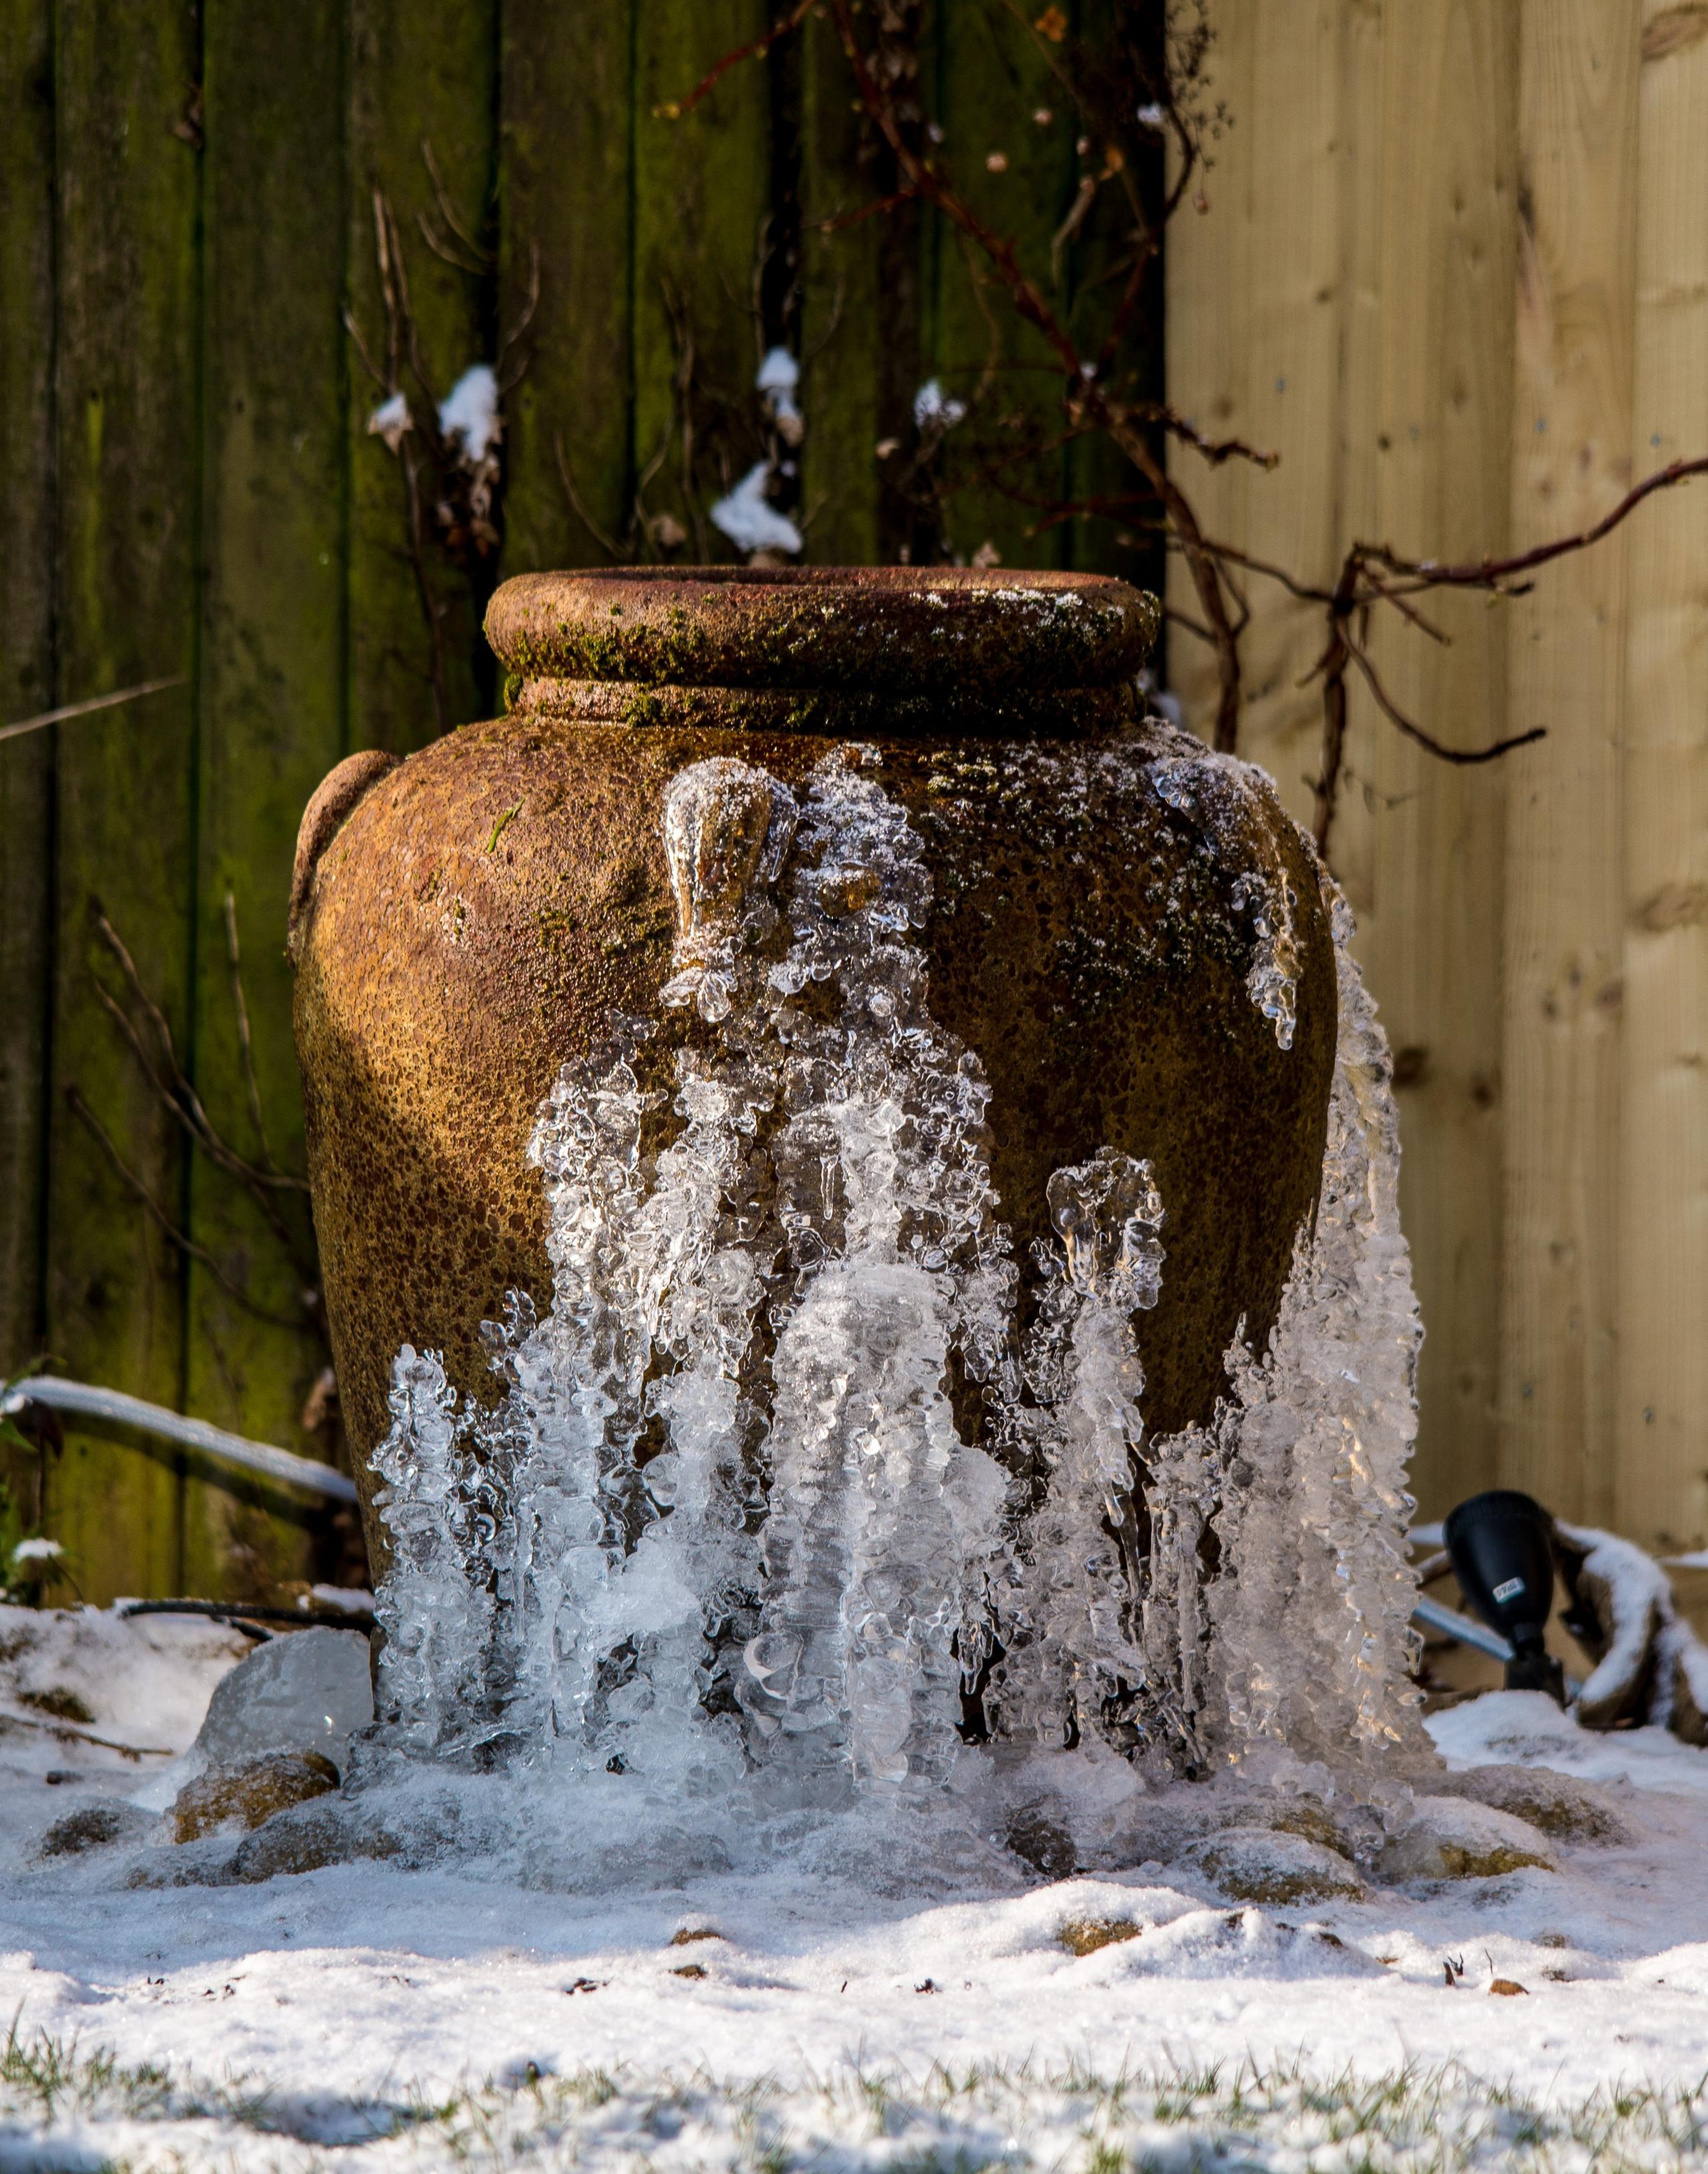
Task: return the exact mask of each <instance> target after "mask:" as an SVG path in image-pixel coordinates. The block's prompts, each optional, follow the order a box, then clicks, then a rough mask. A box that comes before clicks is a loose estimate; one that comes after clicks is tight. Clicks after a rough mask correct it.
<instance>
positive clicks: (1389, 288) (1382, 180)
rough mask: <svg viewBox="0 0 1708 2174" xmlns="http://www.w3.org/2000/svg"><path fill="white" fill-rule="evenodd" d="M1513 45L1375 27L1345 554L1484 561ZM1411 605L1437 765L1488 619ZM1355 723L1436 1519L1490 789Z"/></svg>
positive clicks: (1488, 721)
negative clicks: (1369, 236)
mask: <svg viewBox="0 0 1708 2174" xmlns="http://www.w3.org/2000/svg"><path fill="white" fill-rule="evenodd" d="M1382 41H1383V47H1384V51H1383V84H1382V93H1381V105H1380V106H1379V107H1378V109H1377V116H1372V117H1373V118H1376V127H1375V128H1374V130H1373V131H1372V133H1373V134H1374V136H1375V138H1376V141H1377V143H1378V144H1379V147H1380V149H1379V157H1380V160H1381V170H1380V172H1379V173H1378V174H1377V175H1376V176H1373V177H1372V178H1373V182H1374V186H1375V188H1376V204H1377V207H1378V209H1379V216H1380V244H1379V262H1380V280H1381V284H1380V301H1379V306H1378V308H1377V310H1376V311H1375V313H1374V314H1373V316H1371V317H1370V318H1369V319H1368V320H1367V321H1361V323H1360V336H1361V337H1366V336H1369V335H1371V334H1373V335H1374V336H1375V337H1376V339H1377V340H1378V342H1379V363H1378V370H1379V404H1378V408H1377V412H1376V415H1375V416H1374V417H1370V418H1369V419H1367V420H1365V423H1364V425H1363V429H1364V430H1365V432H1366V433H1367V434H1368V435H1364V436H1363V437H1362V440H1361V441H1354V442H1353V443H1352V444H1351V445H1350V446H1349V457H1348V463H1347V467H1348V483H1347V489H1348V490H1349V492H1350V491H1351V490H1352V489H1354V488H1355V486H1354V483H1353V478H1354V476H1360V477H1363V478H1366V479H1368V482H1369V485H1370V498H1371V499H1372V500H1373V503H1371V504H1370V505H1369V506H1367V507H1364V508H1360V509H1359V511H1358V513H1357V514H1356V516H1354V518H1353V519H1352V520H1351V521H1349V527H1348V534H1347V539H1346V540H1347V541H1350V540H1351V536H1352V533H1354V530H1355V531H1356V533H1362V534H1365V535H1367V536H1375V537H1376V538H1383V539H1386V540H1390V541H1392V543H1393V544H1395V545H1396V546H1397V548H1398V549H1400V550H1402V551H1406V552H1410V553H1413V554H1416V555H1418V556H1419V557H1426V558H1427V557H1435V558H1440V559H1446V558H1453V559H1474V558H1477V557H1479V556H1481V555H1483V554H1484V553H1499V552H1500V551H1501V550H1502V549H1504V548H1505V541H1506V528H1507V519H1508V488H1507V480H1506V478H1507V458H1508V452H1509V448H1510V446H1511V420H1510V418H1511V385H1512V333H1511V323H1512V320H1511V293H1512V272H1513V243H1512V235H1513V230H1514V227H1515V224H1516V219H1515V201H1516V180H1517V176H1516V120H1517V112H1516V104H1517V83H1516V72H1517V43H1516V20H1515V18H1514V17H1513V15H1512V14H1511V11H1510V10H1507V9H1505V8H1490V7H1487V6H1485V5H1484V4H1483V0H1418V4H1405V5H1402V6H1398V7H1393V8H1389V9H1388V10H1387V11H1386V16H1385V19H1384V24H1383V31H1382ZM1371 425H1374V427H1373V428H1372V427H1371ZM1350 512H1351V508H1350V507H1349V513H1350ZM1426 608H1427V609H1428V611H1429V613H1430V616H1431V618H1432V619H1434V620H1435V623H1436V624H1437V625H1440V627H1441V628H1442V629H1443V630H1444V631H1445V632H1446V633H1447V634H1448V635H1449V636H1450V637H1451V641H1450V644H1449V645H1447V646H1444V645H1442V644H1440V643H1437V642H1435V641H1430V640H1429V639H1428V638H1427V637H1426V636H1425V635H1423V634H1422V633H1420V632H1419V631H1418V630H1416V629H1413V628H1412V627H1409V626H1407V625H1403V624H1402V622H1401V621H1400V620H1399V619H1398V618H1397V616H1396V615H1394V614H1388V615H1386V617H1385V618H1383V619H1381V620H1379V621H1378V622H1377V623H1376V625H1375V626H1374V627H1373V630H1372V633H1373V644H1374V657H1375V661H1376V667H1377V669H1378V670H1379V671H1380V673H1381V675H1382V678H1383V680H1384V683H1385V684H1386V687H1387V689H1388V690H1389V692H1390V693H1391V695H1392V696H1393V698H1394V699H1395V700H1396V701H1397V703H1398V705H1399V706H1400V708H1401V709H1402V710H1403V711H1404V712H1405V713H1406V714H1407V715H1408V716H1410V717H1414V718H1416V719H1417V720H1418V722H1419V723H1420V724H1422V725H1423V726H1424V728H1425V729H1426V730H1427V731H1430V732H1431V733H1435V735H1436V736H1437V737H1438V738H1440V739H1442V740H1443V741H1445V742H1446V744H1448V745H1450V746H1459V747H1469V746H1474V745H1477V744H1480V743H1482V742H1484V741H1485V740H1487V739H1490V738H1495V737H1497V736H1498V735H1499V734H1500V732H1501V731H1502V730H1503V729H1504V717H1505V622H1504V620H1503V619H1501V617H1500V614H1497V613H1494V612H1491V611H1490V610H1489V608H1488V607H1487V605H1486V603H1484V600H1483V599H1482V598H1448V597H1443V598H1432V599H1430V603H1429V604H1428V606H1427V607H1426ZM1356 702H1357V717H1358V719H1359V725H1358V728H1357V730H1356V732H1355V734H1354V739H1353V744H1352V748H1351V750H1350V762H1351V766H1352V769H1353V773H1354V775H1353V777H1352V779H1351V780H1350V781H1349V785H1348V787H1347V792H1346V796H1345V797H1346V798H1347V800H1348V801H1349V802H1363V803H1364V804H1365V808H1366V810H1367V814H1366V821H1367V824H1368V826H1369V831H1370V847H1369V856H1370V858H1369V865H1370V911H1369V915H1368V925H1367V927H1366V928H1365V932H1364V934H1363V937H1362V938H1361V941H1360V944H1359V949H1360V953H1361V955H1362V956H1363V958H1364V960H1365V963H1366V965H1367V968H1368V971H1369V973H1370V985H1371V987H1372V988H1373V989H1374V990H1375V992H1376V997H1377V999H1378V1001H1379V1003H1380V1004H1381V1009H1382V1016H1383V1021H1384V1024H1385V1025H1386V1030H1387V1034H1388V1038H1389V1041H1390V1044H1391V1045H1392V1048H1393V1050H1394V1052H1395V1057H1396V1077H1397V1080H1398V1082H1399V1083H1400V1107H1401V1113H1402V1124H1403V1138H1404V1159H1403V1165H1402V1176H1401V1187H1400V1203H1401V1212H1402V1215H1403V1219H1404V1224H1405V1228H1406V1231H1407V1235H1408V1238H1409V1239H1410V1241H1411V1245H1412V1249H1413V1263H1414V1268H1415V1275H1416V1284H1417V1291H1418V1298H1419V1306H1420V1307H1421V1309H1422V1312H1423V1318H1424V1326H1425V1329H1426V1332H1427V1334H1426V1340H1425V1343H1424V1355H1423V1362H1422V1367H1421V1371H1420V1377H1419V1396H1420V1404H1421V1412H1422V1426H1421V1430H1420V1436H1419V1452H1418V1456H1417V1458H1416V1461H1415V1463H1414V1467H1413V1491H1414V1492H1415V1493H1416V1494H1417V1495H1418V1496H1419V1501H1420V1502H1421V1504H1422V1506H1423V1508H1424V1513H1425V1514H1426V1515H1430V1516H1435V1515H1440V1513H1442V1512H1445V1511H1446V1510H1447V1509H1450V1508H1451V1506H1452V1505H1453V1503H1454V1502H1456V1501H1459V1500H1460V1499H1461V1498H1462V1496H1464V1495H1469V1494H1472V1493H1474V1492H1475V1491H1476V1490H1477V1489H1478V1488H1479V1487H1486V1486H1489V1485H1491V1484H1493V1483H1494V1477H1495V1471H1496V1466H1497V1461H1498V1457H1499V1403H1498V1382H1499V1368H1500V1342H1499V1333H1500V1307H1499V1300H1500V1248H1499V1236H1498V1225H1499V1203H1500V1172H1501V1137H1500V1105H1499V1081H1500V1043H1501V991H1500V945H1499V943H1498V940H1496V932H1498V930H1499V929H1500V921H1501V896H1502V861H1503V847H1504V827H1505V808H1504V803H1505V776H1504V774H1503V772H1502V771H1501V770H1500V767H1499V766H1498V765H1497V766H1495V767H1494V768H1493V769H1468V770H1467V769H1454V768H1451V767H1450V766H1449V765H1446V764H1444V763H1442V762H1440V761H1439V760H1436V759H1435V757H1433V756H1431V755H1430V754H1426V753H1425V752H1424V750H1423V749H1420V748H1419V747H1417V746H1415V745H1414V744H1413V743H1412V742H1411V741H1409V740H1408V739H1405V738H1403V737H1402V735H1401V734H1400V733H1398V732H1397V731H1396V730H1395V729H1394V727H1392V725H1391V724H1390V723H1389V722H1387V721H1386V719H1385V718H1382V717H1379V716H1378V715H1377V714H1376V708H1375V705H1374V703H1373V701H1371V700H1370V698H1369V696H1368V695H1367V693H1366V692H1365V690H1362V689H1360V690H1358V694H1357V697H1356ZM1366 796H1367V797H1366ZM1335 858H1336V860H1337V864H1338V854H1336V856H1335ZM1448 870H1451V879H1448V878H1447V875H1446V872H1447V871H1448Z"/></svg>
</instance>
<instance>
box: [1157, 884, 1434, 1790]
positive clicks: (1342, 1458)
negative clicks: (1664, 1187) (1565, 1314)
mask: <svg viewBox="0 0 1708 2174" xmlns="http://www.w3.org/2000/svg"><path fill="white" fill-rule="evenodd" d="M1322 883H1323V887H1324V895H1325V903H1326V904H1327V906H1329V909H1330V911H1331V914H1332V924H1333V930H1334V942H1335V961H1336V970H1337V974H1338V989H1339V1030H1338V1045H1337V1050H1336V1057H1335V1068H1334V1086H1333V1091H1332V1098H1331V1101H1330V1105H1329V1117H1328V1140H1327V1150H1326V1152H1325V1155H1324V1158H1323V1168H1322V1191H1321V1193H1320V1195H1319V1198H1318V1203H1317V1209H1316V1217H1315V1219H1314V1224H1312V1225H1306V1226H1305V1227H1304V1228H1302V1229H1301V1230H1300V1233H1299V1236H1298V1238H1297V1240H1296V1241H1295V1248H1294V1260H1293V1271H1292V1274H1291V1276H1290V1278H1289V1281H1288V1284H1287V1288H1286V1290H1285V1292H1284V1295H1283V1298H1282V1301H1281V1306H1280V1311H1279V1313H1278V1317H1277V1319H1276V1322H1275V1325H1274V1327H1273V1329H1272V1331H1271V1333H1270V1335H1269V1338H1268V1344H1267V1349H1266V1350H1265V1351H1264V1352H1262V1353H1261V1354H1259V1353H1256V1352H1253V1351H1252V1350H1251V1349H1249V1348H1247V1346H1246V1344H1245V1342H1244V1340H1243V1335H1242V1336H1241V1337H1240V1338H1236V1339H1235V1343H1234V1345H1233V1347H1232V1349H1230V1352H1229V1354H1228V1371H1229V1377H1230V1384H1231V1391H1232V1393H1231V1394H1230V1397H1229V1398H1228V1399H1227V1400H1226V1401H1225V1403H1224V1404H1223V1405H1222V1407H1221V1408H1220V1409H1219V1412H1218V1414H1217V1415H1216V1419H1215V1420H1214V1422H1213V1425H1212V1426H1211V1427H1210V1428H1209V1429H1208V1430H1189V1431H1188V1433H1187V1434H1186V1435H1185V1436H1180V1437H1176V1438H1174V1439H1172V1440H1170V1441H1165V1442H1162V1443H1159V1444H1157V1445H1156V1446H1155V1447H1154V1450H1153V1452H1152V1457H1151V1478H1150V1487H1149V1503H1150V1512H1151V1522H1152V1536H1153V1566H1152V1571H1151V1579H1152V1584H1153V1587H1159V1586H1161V1585H1163V1584H1166V1586H1167V1587H1168V1589H1169V1591H1170V1593H1172V1594H1173V1595H1174V1597H1175V1604H1174V1607H1173V1609H1172V1611H1171V1613H1172V1615H1173V1619H1174V1620H1173V1622H1172V1623H1170V1622H1169V1621H1167V1620H1165V1618H1166V1617H1167V1615H1168V1614H1170V1611H1169V1610H1162V1611H1159V1620H1158V1624H1157V1628H1158V1630H1159V1632H1160V1634H1161V1635H1160V1637H1159V1639H1158V1640H1157V1641H1154V1642H1153V1641H1152V1640H1151V1639H1150V1636H1149V1619H1148V1636H1147V1643H1148V1647H1149V1650H1150V1651H1151V1652H1152V1654H1153V1657H1154V1661H1155V1663H1157V1665H1158V1667H1159V1670H1160V1671H1162V1672H1164V1673H1165V1674H1166V1673H1169V1672H1171V1673H1172V1674H1173V1678H1174V1682H1175V1684H1176V1687H1177V1690H1178V1695H1179V1698H1180V1700H1181V1704H1182V1706H1183V1707H1184V1708H1185V1709H1186V1711H1189V1712H1195V1713H1196V1714H1197V1717H1198V1718H1197V1732H1198V1735H1199V1738H1200V1739H1201V1741H1202V1743H1203V1745H1204V1746H1205V1747H1206V1748H1207V1749H1208V1751H1209V1752H1210V1753H1211V1755H1213V1756H1215V1757H1216V1758H1218V1759H1219V1760H1223V1761H1225V1762H1228V1763H1230V1764H1233V1765H1235V1766H1241V1767H1243V1768H1245V1769H1246V1771H1250V1772H1252V1773H1254V1774H1260V1775H1269V1776H1271V1777H1278V1778H1283V1779H1284V1778H1286V1777H1292V1778H1293V1779H1294V1780H1295V1782H1300V1784H1301V1785H1303V1783H1304V1782H1313V1781H1315V1782H1321V1780H1322V1778H1323V1777H1333V1776H1335V1775H1338V1776H1340V1777H1343V1778H1345V1779H1348V1780H1349V1781H1353V1782H1359V1781H1362V1782H1375V1781H1377V1780H1379V1779H1380V1778H1381V1776H1383V1775H1384V1774H1387V1773H1392V1772H1395V1771H1403V1770H1404V1768H1405V1766H1407V1765H1408V1763H1409V1762H1412V1761H1413V1760H1419V1759H1420V1758H1422V1757H1423V1756H1424V1744H1423V1738H1422V1731H1421V1723H1420V1721H1419V1706H1418V1694H1417V1693H1416V1691H1415V1690H1413V1689H1412V1687H1411V1685H1410V1681H1409V1677H1410V1673H1411V1670H1412V1668H1413V1665H1414V1663H1415V1658H1416V1654H1417V1635H1416V1633H1415V1632H1414V1631H1413V1629H1412V1627H1411V1610H1412V1605H1413V1600H1414V1598H1415V1590H1416V1588H1415V1581H1414V1579H1413V1576H1412V1572H1411V1571H1410V1569H1409V1567H1408V1564H1407V1560H1406V1554H1405V1544H1404V1537H1403V1536H1404V1534H1405V1532H1406V1529H1407V1528H1408V1524H1409V1522H1410V1519H1411V1514H1412V1510H1413V1501H1412V1498H1411V1496H1410V1495H1408V1493H1407V1492H1406V1487H1405V1478H1406V1466H1407V1462H1408V1458H1409V1457H1410V1454H1411V1448H1412V1444H1413V1439H1414V1437H1415V1435H1416V1431H1417V1403H1416V1377H1417V1360H1418V1352H1419V1347H1420V1345H1421V1344H1422V1340H1423V1330H1422V1326H1421V1323H1420V1322H1419V1317H1418V1309H1417V1302H1416V1300H1415V1298H1414V1297H1413V1291H1412V1280H1411V1263H1410V1257H1409V1254H1408V1250H1407V1247H1406V1241H1405V1239H1404V1237H1403V1236H1402V1234H1401V1230H1400V1223H1399V1203H1398V1181H1399V1121H1398V1113H1397V1109H1396V1107H1395V1103H1394V1098H1393V1090H1392V1065H1391V1063H1390V1061H1389V1057H1388V1048H1387V1042H1386V1037H1385V1036H1384V1035H1383V1033H1382V1030H1381V1025H1379V1023H1378V1021H1377V1019H1376V1007H1375V1005H1374V1004H1373V1003H1372V1002H1371V1000H1370V996H1369V994H1368V993H1367V992H1366V991H1365V987H1364V982H1363V977H1362V976H1361V975H1360V973H1359V968H1358V965H1357V962H1356V961H1355V960H1354V958H1353V956H1352V954H1351V951H1350V949H1349V942H1350V938H1351V936H1352V933H1353V922H1352V915H1351V912H1350V911H1349V908H1348V906H1347V905H1346V902H1345V900H1343V898H1342V897H1341V895H1340V894H1339V892H1338V890H1337V889H1336V887H1335V886H1334V884H1332V881H1331V879H1328V878H1327V875H1325V876H1324V877H1323V878H1322ZM1208 1528H1213V1532H1214V1536H1215V1540H1216V1543H1217V1546H1216V1555H1217V1560H1219V1565H1220V1569H1219V1574H1218V1575H1217V1576H1214V1577H1213V1578H1210V1579H1208V1580H1207V1579H1206V1578H1205V1576H1204V1574H1203V1569H1202V1564H1201V1559H1200V1555H1199V1547H1200V1543H1201V1541H1202V1539H1203V1534H1204V1533H1205V1531H1206V1530H1207V1529H1208ZM1170 1555H1172V1557H1173V1568H1172V1571H1171V1573H1170V1571H1165V1568H1164V1564H1165V1561H1166V1560H1167V1558H1168V1556H1170ZM1189 1588H1190V1590H1191V1593H1192V1612H1193V1614H1194V1616H1195V1620H1194V1621H1193V1622H1192V1625H1191V1628H1190V1633H1189V1630H1188V1622H1187V1614H1188V1610H1187V1609H1186V1607H1185V1606H1184V1605H1182V1600H1183V1597H1184V1596H1185V1595H1186V1593H1187V1591H1188V1589H1189Z"/></svg>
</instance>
